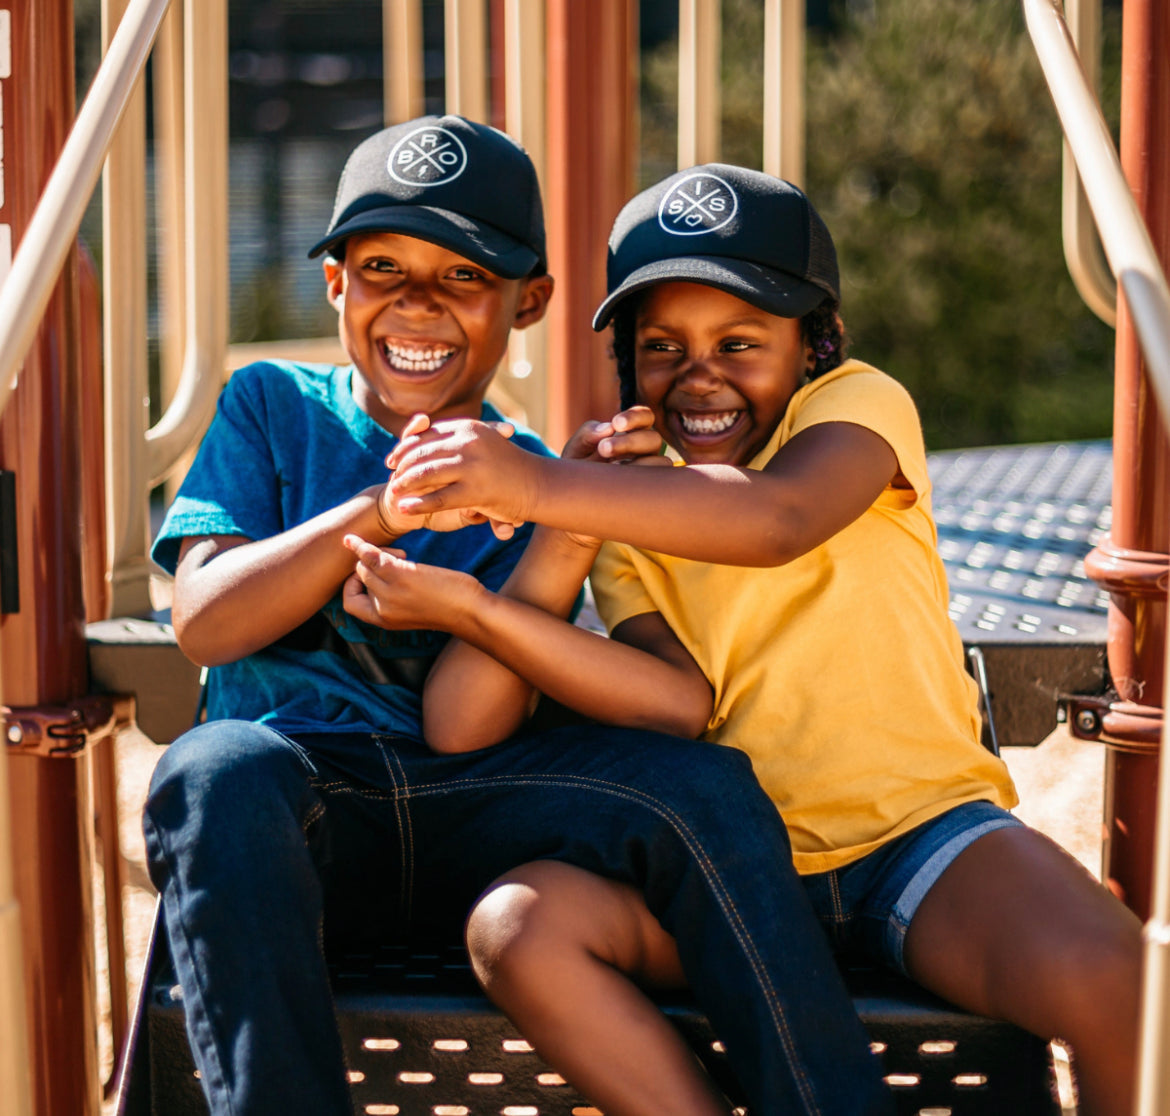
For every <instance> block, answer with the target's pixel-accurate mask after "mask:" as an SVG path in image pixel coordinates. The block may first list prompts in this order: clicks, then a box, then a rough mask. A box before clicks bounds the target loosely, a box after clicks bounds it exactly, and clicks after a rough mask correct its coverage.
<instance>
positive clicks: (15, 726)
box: [0, 694, 134, 757]
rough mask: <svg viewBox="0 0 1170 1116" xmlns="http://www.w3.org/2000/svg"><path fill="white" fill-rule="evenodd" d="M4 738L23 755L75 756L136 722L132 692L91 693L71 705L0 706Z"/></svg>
mask: <svg viewBox="0 0 1170 1116" xmlns="http://www.w3.org/2000/svg"><path fill="white" fill-rule="evenodd" d="M0 714H3V720H4V739H5V741H6V742H7V744H8V747H9V749H10V750H11V752H13V753H16V752H19V753H21V754H22V755H36V756H53V757H66V756H75V755H77V754H78V753H79V752H82V751H84V750H85V748H86V747H87V746H90V745H93V744H97V743H98V742H99V741H101V740H104V739H105V738H106V737H107V736H110V735H111V734H112V733H114V732H116V731H117V730H118V729H120V728H124V727H126V726H127V725H130V724H132V723H133V722H134V697H133V696H132V695H130V694H90V695H88V696H87V697H82V698H78V699H76V700H75V701H72V702H70V703H69V704H68V705H21V706H15V707H12V706H7V705H5V706H0Z"/></svg>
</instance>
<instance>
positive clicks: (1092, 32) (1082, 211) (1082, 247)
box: [1060, 0, 1117, 326]
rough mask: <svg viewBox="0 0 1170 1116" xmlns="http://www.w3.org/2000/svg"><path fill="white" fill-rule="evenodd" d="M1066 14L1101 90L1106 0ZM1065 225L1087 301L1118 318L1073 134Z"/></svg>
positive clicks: (1070, 259)
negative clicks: (1077, 157)
mask: <svg viewBox="0 0 1170 1116" xmlns="http://www.w3.org/2000/svg"><path fill="white" fill-rule="evenodd" d="M1064 17H1065V21H1066V22H1067V23H1068V29H1069V33H1070V34H1071V35H1072V40H1073V43H1074V44H1075V45H1076V48H1077V53H1078V54H1079V55H1080V59H1081V68H1082V69H1083V70H1084V71H1085V80H1086V81H1087V82H1088V83H1089V88H1090V89H1092V90H1093V92H1094V93H1096V94H1097V95H1098V97H1099V96H1100V92H1099V91H1100V88H1101V0H1064ZM1062 147H1063V154H1062V157H1061V159H1062V161H1061V192H1060V196H1061V229H1062V233H1063V239H1064V259H1065V263H1066V264H1067V265H1068V273H1069V275H1071V276H1072V280H1073V283H1074V284H1075V285H1076V288H1077V292H1078V293H1079V294H1080V296H1081V298H1082V299H1084V302H1085V305H1086V306H1088V307H1089V309H1090V310H1092V311H1093V313H1094V314H1096V315H1097V317H1098V318H1100V319H1101V321H1103V322H1104V323H1105V324H1106V325H1108V326H1114V325H1116V324H1117V281H1116V280H1115V279H1114V278H1113V273H1112V272H1111V271H1110V270H1109V264H1108V263H1107V262H1106V260H1105V255H1104V253H1103V252H1102V250H1101V241H1100V240H1099V239H1098V237H1097V231H1096V229H1095V227H1094V225H1093V214H1092V212H1091V211H1090V209H1089V202H1088V199H1087V198H1086V197H1085V188H1084V186H1083V184H1082V183H1081V177H1080V175H1079V174H1078V173H1077V164H1076V160H1075V159H1074V158H1073V156H1072V149H1071V148H1070V147H1069V143H1068V140H1067V139H1066V140H1064V141H1063V143H1062Z"/></svg>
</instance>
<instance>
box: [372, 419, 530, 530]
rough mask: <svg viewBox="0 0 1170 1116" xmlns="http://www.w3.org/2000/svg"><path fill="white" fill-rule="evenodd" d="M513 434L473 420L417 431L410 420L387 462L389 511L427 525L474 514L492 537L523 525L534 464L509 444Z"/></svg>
mask: <svg viewBox="0 0 1170 1116" xmlns="http://www.w3.org/2000/svg"><path fill="white" fill-rule="evenodd" d="M420 426H421V423H420ZM514 432H515V427H513V426H512V425H511V424H510V423H485V422H478V421H475V420H473V419H452V420H449V421H447V422H441V423H438V424H437V425H434V426H430V427H429V429H421V430H420V429H418V428H416V427H415V424H414V420H413V419H412V420H411V425H410V426H408V427H407V430H406V431H404V432H403V438H402V442H401V444H400V445H399V446H398V447H396V449H395V450H394V452H393V453H392V454H391V455H390V457H388V458H387V463H388V464H389V465H390V466H391V468H393V469H394V476H393V478H392V479H391V481H390V486H389V487H390V492H391V496H392V502H393V506H394V509H395V511H396V512H397V513H399V514H400V515H402V514H404V515H407V516H425V517H427V518H428V519H429V518H430V517H433V516H435V515H436V514H446V513H449V512H452V511H454V510H456V509H458V510H460V511H462V512H464V513H467V512H474V513H476V514H478V515H479V517H480V521H481V522H482V520H483V519H488V520H490V521H491V522H492V526H493V529H494V530H496V533H497V535H499V534H500V533H501V530H508V528H509V527H515V526H519V525H520V524H521V523H524V522H526V520H527V519H528V518H529V517H528V511H527V509H528V508H529V507H531V506H532V505H533V503H534V502H535V489H536V484H537V481H536V476H535V474H536V470H537V469H538V467H539V463H540V459H539V458H538V457H536V456H535V455H534V454H530V453H528V452H526V451H525V450H522V449H519V448H518V447H516V446H513V445H511V444H510V442H509V439H510V438H511V437H512V434H513V433H514ZM501 537H506V536H501Z"/></svg>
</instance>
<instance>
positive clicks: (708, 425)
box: [678, 411, 739, 434]
mask: <svg viewBox="0 0 1170 1116" xmlns="http://www.w3.org/2000/svg"><path fill="white" fill-rule="evenodd" d="M678 417H679V420H680V421H681V422H682V428H683V429H684V430H685V431H686V432H687V433H688V434H722V433H723V431H724V430H728V429H730V428H731V427H732V426H734V425H735V420H736V419H737V418H739V412H738V411H720V412H717V413H715V414H711V415H688V414H687V413H686V412H685V411H679V413H678Z"/></svg>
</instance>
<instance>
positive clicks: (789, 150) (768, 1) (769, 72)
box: [764, 0, 805, 186]
mask: <svg viewBox="0 0 1170 1116" xmlns="http://www.w3.org/2000/svg"><path fill="white" fill-rule="evenodd" d="M804 39H805V5H804V0H764V170H765V171H766V172H767V173H768V174H774V175H776V177H777V178H786V179H787V180H788V181H789V182H792V183H795V184H796V185H797V186H803V185H804Z"/></svg>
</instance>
